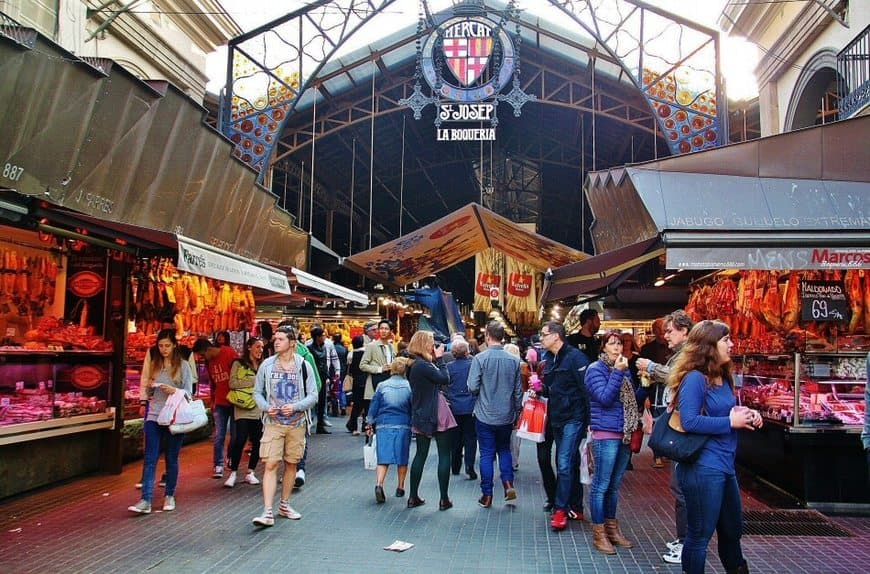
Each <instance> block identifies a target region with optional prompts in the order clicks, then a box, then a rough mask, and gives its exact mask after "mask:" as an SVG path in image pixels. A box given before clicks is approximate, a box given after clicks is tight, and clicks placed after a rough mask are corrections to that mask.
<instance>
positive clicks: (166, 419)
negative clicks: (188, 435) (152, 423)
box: [157, 392, 187, 427]
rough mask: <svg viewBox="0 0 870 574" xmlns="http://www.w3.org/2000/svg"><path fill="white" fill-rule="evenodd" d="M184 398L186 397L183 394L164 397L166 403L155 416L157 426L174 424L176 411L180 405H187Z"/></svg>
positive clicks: (176, 393) (178, 393)
mask: <svg viewBox="0 0 870 574" xmlns="http://www.w3.org/2000/svg"><path fill="white" fill-rule="evenodd" d="M186 398H187V395H186V394H185V393H184V392H175V393H172V394H171V395H169V396H168V397H166V403H165V404H164V405H163V408H162V409H160V412H159V413H158V414H157V424H159V425H162V426H165V427H166V426H169V425H171V424H172V423H174V422H175V419H176V416H177V413H178V409H179V408H180V407H181V406H182V404H184V405H186V404H187V401H186V400H185V399H186Z"/></svg>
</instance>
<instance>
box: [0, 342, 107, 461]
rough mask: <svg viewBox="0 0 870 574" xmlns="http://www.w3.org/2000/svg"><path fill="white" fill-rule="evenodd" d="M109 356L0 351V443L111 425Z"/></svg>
mask: <svg viewBox="0 0 870 574" xmlns="http://www.w3.org/2000/svg"><path fill="white" fill-rule="evenodd" d="M111 380H112V354H111V353H108V352H90V351H69V350H56V351H53V350H32V349H14V348H7V349H5V350H0V445H2V444H11V443H15V442H23V441H28V440H35V439H39V438H45V437H50V436H58V435H63V434H71V433H76V432H84V431H90V430H97V429H110V428H113V425H114V408H112V407H111V406H110V405H111V397H110V392H111V391H110V389H111V384H110V381H111Z"/></svg>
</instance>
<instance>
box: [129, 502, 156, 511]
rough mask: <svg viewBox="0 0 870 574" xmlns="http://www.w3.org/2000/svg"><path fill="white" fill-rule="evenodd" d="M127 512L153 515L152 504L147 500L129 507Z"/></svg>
mask: <svg viewBox="0 0 870 574" xmlns="http://www.w3.org/2000/svg"><path fill="white" fill-rule="evenodd" d="M127 510H129V511H130V512H135V513H136V514H151V503H150V502H148V501H147V500H140V501H139V502H137V503H136V504H134V505H133V506H128V507H127Z"/></svg>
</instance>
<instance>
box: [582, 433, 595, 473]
mask: <svg viewBox="0 0 870 574" xmlns="http://www.w3.org/2000/svg"><path fill="white" fill-rule="evenodd" d="M593 469H594V467H593V462H592V439H590V438H584V439H583V440H581V441H580V484H592V471H593Z"/></svg>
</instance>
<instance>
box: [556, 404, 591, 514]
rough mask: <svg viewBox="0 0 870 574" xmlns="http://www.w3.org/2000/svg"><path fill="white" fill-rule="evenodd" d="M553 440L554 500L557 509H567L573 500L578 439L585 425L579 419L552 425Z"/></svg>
mask: <svg viewBox="0 0 870 574" xmlns="http://www.w3.org/2000/svg"><path fill="white" fill-rule="evenodd" d="M552 430H553V441H554V442H555V443H556V501H555V504H554V505H553V507H554V508H555V509H557V510H565V511H567V510H569V509H570V505H571V502H572V501H573V500H572V499H573V498H574V497H573V492H572V491H573V490H574V489H573V488H572V485H573V484H574V483H576V482H577V477H576V476H575V474H576V472H577V460H578V459H579V457H580V453H579V451H578V449H579V447H580V441H581V440H582V439H583V437H584V436H585V435H586V425H585V424H583V423H581V422H579V421H572V422H568V423H566V424H565V425H564V426H553V427H552Z"/></svg>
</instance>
